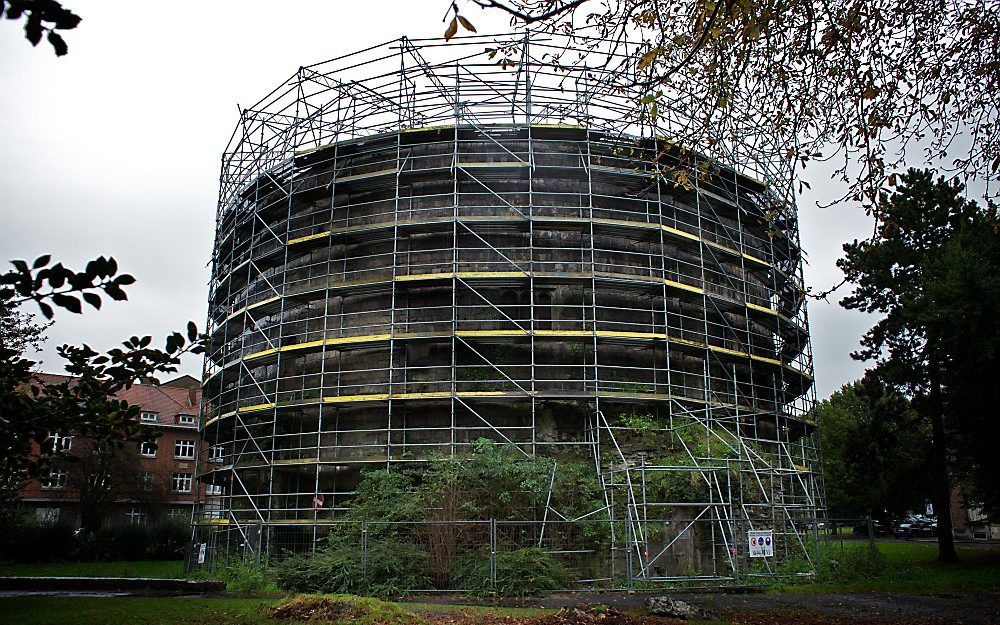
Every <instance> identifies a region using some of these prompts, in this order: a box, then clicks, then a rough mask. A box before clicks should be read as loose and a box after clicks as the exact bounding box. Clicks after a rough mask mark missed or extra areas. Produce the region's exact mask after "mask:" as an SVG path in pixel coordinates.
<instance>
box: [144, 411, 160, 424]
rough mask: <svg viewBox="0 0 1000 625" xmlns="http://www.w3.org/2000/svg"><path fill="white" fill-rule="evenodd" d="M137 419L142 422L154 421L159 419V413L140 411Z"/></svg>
mask: <svg viewBox="0 0 1000 625" xmlns="http://www.w3.org/2000/svg"><path fill="white" fill-rule="evenodd" d="M139 420H140V421H142V422H143V423H156V422H157V421H159V420H160V415H159V414H157V413H155V412H140V413H139Z"/></svg>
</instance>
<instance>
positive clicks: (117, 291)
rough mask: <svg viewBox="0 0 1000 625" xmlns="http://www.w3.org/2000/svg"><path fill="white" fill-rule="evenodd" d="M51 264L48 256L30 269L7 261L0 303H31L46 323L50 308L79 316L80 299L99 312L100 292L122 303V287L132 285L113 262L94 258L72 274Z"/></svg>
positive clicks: (0, 281) (1, 278) (51, 313)
mask: <svg viewBox="0 0 1000 625" xmlns="http://www.w3.org/2000/svg"><path fill="white" fill-rule="evenodd" d="M51 261H52V257H51V256H50V255H48V254H46V255H44V256H39V257H38V258H36V259H35V262H34V263H32V264H31V265H28V263H27V262H26V261H23V260H14V261H11V264H12V265H13V266H14V269H13V270H11V271H8V272H7V273H4V274H0V301H8V300H9V302H10V304H11V305H13V306H17V305H20V304H22V303H24V302H28V301H33V302H35V303H36V304H37V305H38V308H39V309H40V310H41V311H42V314H43V315H45V318H46V319H52V317H53V316H54V314H55V313H54V311H53V308H52V306H53V305H55V306H57V307H59V308H64V309H66V310H68V311H70V312H73V313H76V314H80V313H82V312H83V303H82V302H81V298H82V299H83V302H86V303H87V304H90V305H91V306H93V307H94V308H95V309H100V307H101V302H102V300H101V295H100V292H103V293H104V294H105V295H106V296H107V297H110V298H111V299H113V300H115V301H124V300H126V299H128V296H127V295H126V294H125V291H124V290H123V289H122V287H125V286H128V285H130V284H133V283H134V282H135V278H133V277H132V276H130V275H129V274H127V273H123V274H119V273H118V263H117V262H116V261H115V259H114V258H105V257H103V256H100V257H98V258H95V259H94V260H92V261H90V262H88V263H87V265H86V267H85V268H84V270H83V271H73V270H71V269H68V268H66V267H65V266H63V264H62V263H56V264H54V265H51V264H50V263H51ZM77 295H79V297H77Z"/></svg>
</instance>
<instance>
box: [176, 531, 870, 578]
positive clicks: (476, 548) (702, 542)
mask: <svg viewBox="0 0 1000 625" xmlns="http://www.w3.org/2000/svg"><path fill="white" fill-rule="evenodd" d="M263 531H270V532H272V533H275V534H277V533H280V534H281V535H280V536H278V535H272V536H271V537H269V539H268V540H267V544H278V543H279V541H280V543H281V544H284V545H285V546H286V550H284V551H282V552H275V553H271V554H268V555H267V556H265V557H266V559H267V562H266V563H262V564H276V563H279V562H281V561H282V560H283V559H285V558H287V557H289V556H290V555H293V554H295V553H308V552H309V550H310V549H311V548H312V545H313V544H314V540H315V539H319V540H318V542H316V543H315V544H317V545H318V546H317V550H319V551H324V550H332V551H335V552H337V553H338V555H339V557H340V560H339V561H341V562H345V563H347V565H349V566H352V567H354V569H353V570H355V571H356V572H357V574H358V575H360V576H361V578H363V579H365V580H368V579H371V580H376V579H378V580H383V581H385V579H387V578H393V576H398V579H399V580H405V581H407V582H408V583H409V584H416V585H417V586H420V587H406V588H405V590H407V591H411V592H424V591H466V592H481V593H497V594H517V592H518V591H519V590H524V589H523V588H521V586H523V581H524V580H525V579H530V578H535V579H536V582H537V584H538V586H539V587H538V588H529V589H527V590H530V591H555V590H568V591H572V590H577V591H582V590H642V589H647V588H648V589H654V588H660V587H672V586H693V585H694V586H706V587H711V586H755V585H765V584H774V583H790V582H791V583H794V581H795V580H797V579H801V580H803V581H806V580H808V579H814V578H816V577H817V576H823V575H824V574H827V573H829V572H830V570H833V569H837V568H838V567H844V566H845V563H849V564H850V566H858V563H859V562H865V561H866V560H867V559H871V558H876V557H877V555H876V554H877V546H876V542H875V533H874V529H873V524H872V522H871V520H870V519H818V520H817V519H813V520H801V519H798V520H795V521H794V522H792V521H786V522H784V523H767V522H764V521H753V522H750V521H747V520H746V519H735V520H726V519H722V520H720V519H713V518H702V517H697V518H693V519H677V518H674V519H641V520H631V521H630V520H626V519H623V520H614V521H609V520H607V519H580V520H563V519H555V520H553V519H547V520H542V521H511V520H496V519H494V520H476V521H419V522H378V521H339V522H332V523H327V524H324V525H310V526H277V527H270V528H262V527H260V526H245V527H242V528H238V529H234V530H229V531H226V532H219V531H214V532H211V533H206V534H205V535H204V536H205V539H206V540H209V541H212V542H211V543H208V542H204V543H203V542H196V543H195V545H194V549H193V550H192V552H191V556H190V559H189V568H192V569H213V568H215V569H218V568H220V567H222V568H224V567H225V566H227V564H228V562H229V561H231V560H232V559H233V558H236V559H242V558H243V557H244V556H246V557H251V558H257V556H256V554H258V553H259V550H257V549H256V545H257V544H259V542H260V540H261V538H262V536H261V532H263ZM197 536H198V532H197V531H196V540H198V538H197ZM205 554H208V555H207V556H206V555H205ZM213 557H214V561H213ZM199 560H201V561H199ZM414 580H417V581H414ZM389 581H393V580H392V579H389ZM397 581H398V580H397ZM373 583H374V581H373Z"/></svg>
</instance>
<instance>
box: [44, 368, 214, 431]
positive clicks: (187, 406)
mask: <svg viewBox="0 0 1000 625" xmlns="http://www.w3.org/2000/svg"><path fill="white" fill-rule="evenodd" d="M33 375H34V377H35V379H36V380H38V381H39V382H41V383H42V384H43V385H44V384H61V383H63V382H66V381H67V380H69V381H70V382H71V383H72V380H73V376H69V375H62V374H58V373H35V374H33ZM117 397H118V398H119V399H123V400H125V401H127V402H128V403H130V404H132V405H133V406H139V407H140V408H141V410H142V411H143V412H155V413H157V414H158V415H159V419H158V422H159V424H160V425H176V424H177V423H178V419H177V417H178V416H179V415H192V416H197V415H198V403H199V402H200V401H201V391H200V390H194V391H189V390H188V389H185V388H178V387H175V386H157V385H155V384H133V385H132V387H131V388H128V389H125V390H122V391H121V392H119V393H118V394H117Z"/></svg>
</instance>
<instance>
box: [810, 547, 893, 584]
mask: <svg viewBox="0 0 1000 625" xmlns="http://www.w3.org/2000/svg"><path fill="white" fill-rule="evenodd" d="M884 572H885V559H884V558H883V557H882V554H880V553H879V552H878V551H877V550H875V551H873V550H871V549H869V548H868V545H867V544H865V545H852V546H851V548H848V549H841V550H839V551H838V552H836V553H831V554H829V555H827V557H826V558H825V561H824V562H823V568H822V569H821V571H820V581H829V582H840V583H844V582H853V581H859V580H866V579H874V578H876V577H880V576H881V575H882V574H883V573H884Z"/></svg>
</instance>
